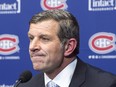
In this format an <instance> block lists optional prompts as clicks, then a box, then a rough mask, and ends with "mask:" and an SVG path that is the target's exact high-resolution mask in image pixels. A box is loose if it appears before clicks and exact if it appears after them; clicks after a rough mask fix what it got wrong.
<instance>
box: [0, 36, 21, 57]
mask: <svg viewBox="0 0 116 87" xmlns="http://www.w3.org/2000/svg"><path fill="white" fill-rule="evenodd" d="M18 43H19V39H18V37H17V36H16V35H10V34H3V35H0V54H2V55H10V54H13V53H15V52H17V51H19V46H18Z"/></svg>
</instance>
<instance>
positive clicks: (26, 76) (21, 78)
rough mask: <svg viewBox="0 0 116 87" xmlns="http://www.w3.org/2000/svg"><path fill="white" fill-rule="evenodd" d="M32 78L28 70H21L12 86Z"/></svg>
mask: <svg viewBox="0 0 116 87" xmlns="http://www.w3.org/2000/svg"><path fill="white" fill-rule="evenodd" d="M31 78H32V73H31V72H30V71H28V70H26V71H24V72H22V74H21V75H20V76H19V79H18V80H17V81H16V84H15V85H14V87H17V86H18V85H19V84H20V83H25V82H27V81H29V80H30V79H31Z"/></svg>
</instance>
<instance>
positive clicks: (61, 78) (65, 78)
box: [44, 59, 77, 87]
mask: <svg viewBox="0 0 116 87" xmlns="http://www.w3.org/2000/svg"><path fill="white" fill-rule="evenodd" d="M76 64H77V59H75V60H74V61H73V62H71V63H70V64H69V65H68V66H66V67H65V68H64V69H63V70H62V71H61V72H60V73H59V74H58V75H57V76H56V77H55V78H54V79H53V80H52V81H53V82H55V83H56V84H57V85H58V86H60V87H69V84H70V82H71V79H72V76H73V73H74V70H75V68H76ZM44 78H45V87H47V86H46V85H47V83H48V82H49V81H51V79H50V78H49V77H48V76H47V75H46V74H45V73H44Z"/></svg>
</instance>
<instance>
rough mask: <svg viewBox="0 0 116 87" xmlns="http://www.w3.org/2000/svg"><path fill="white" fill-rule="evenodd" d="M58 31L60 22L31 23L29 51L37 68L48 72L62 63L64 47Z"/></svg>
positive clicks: (34, 66)
mask: <svg viewBox="0 0 116 87" xmlns="http://www.w3.org/2000/svg"><path fill="white" fill-rule="evenodd" d="M57 33H58V23H57V22H56V21H53V20H47V21H43V22H38V23H37V24H31V25H30V29H29V32H28V36H29V39H30V46H29V53H30V57H31V61H32V63H33V68H34V69H35V70H41V71H44V72H48V71H52V70H54V69H56V68H58V67H59V66H60V65H61V64H62V62H63V59H64V57H63V56H64V48H63V46H62V44H61V42H60V40H59V38H58V36H57Z"/></svg>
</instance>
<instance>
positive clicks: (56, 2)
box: [41, 0, 67, 10]
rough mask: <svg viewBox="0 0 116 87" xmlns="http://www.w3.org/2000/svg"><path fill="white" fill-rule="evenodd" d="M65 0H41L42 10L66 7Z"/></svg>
mask: <svg viewBox="0 0 116 87" xmlns="http://www.w3.org/2000/svg"><path fill="white" fill-rule="evenodd" d="M66 1H67V0H41V7H42V8H43V10H50V9H67V4H66Z"/></svg>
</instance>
